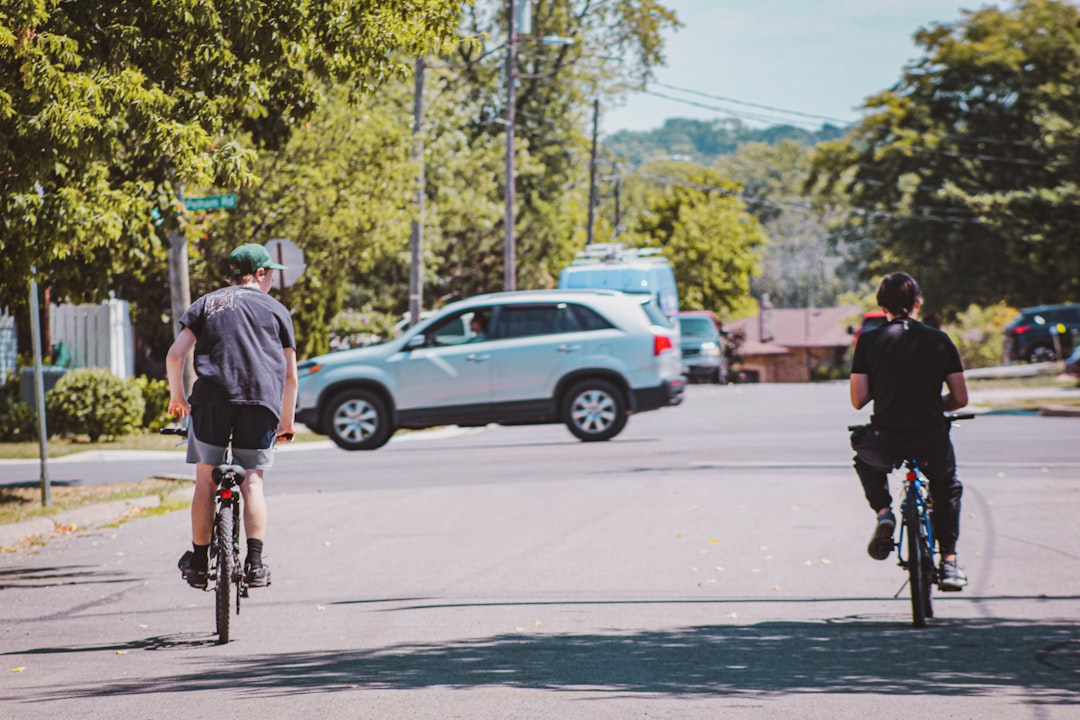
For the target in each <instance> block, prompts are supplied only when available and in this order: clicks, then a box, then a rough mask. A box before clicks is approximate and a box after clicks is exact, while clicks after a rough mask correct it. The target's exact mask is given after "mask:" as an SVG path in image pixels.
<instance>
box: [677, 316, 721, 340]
mask: <svg viewBox="0 0 1080 720" xmlns="http://www.w3.org/2000/svg"><path fill="white" fill-rule="evenodd" d="M679 329H680V330H681V331H682V334H683V335H687V336H691V337H713V336H714V335H716V325H715V324H714V323H713V321H712V320H710V319H709V318H707V317H681V318H679Z"/></svg>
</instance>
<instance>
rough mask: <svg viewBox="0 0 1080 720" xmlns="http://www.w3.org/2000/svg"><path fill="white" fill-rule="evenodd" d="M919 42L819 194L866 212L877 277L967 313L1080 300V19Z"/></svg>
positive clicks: (1038, 8) (865, 265)
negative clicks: (911, 278)
mask: <svg viewBox="0 0 1080 720" xmlns="http://www.w3.org/2000/svg"><path fill="white" fill-rule="evenodd" d="M915 40H916V42H917V43H918V45H919V46H921V47H922V48H923V49H924V55H923V57H921V58H920V59H917V60H915V61H913V62H912V63H911V64H909V65H908V66H906V67H905V68H904V71H903V74H902V76H901V79H900V80H899V82H897V84H896V85H895V86H893V87H892V88H891V89H889V90H887V91H884V92H882V93H879V94H878V95H876V96H874V97H872V98H870V99H869V100H868V101H867V103H866V108H865V109H866V111H867V114H866V115H865V117H864V118H863V120H862V121H861V122H860V123H859V124H858V126H857V127H856V128H855V130H854V131H853V133H852V134H851V135H850V136H849V137H848V138H846V139H845V140H842V141H838V142H835V143H830V144H826V145H823V146H822V147H821V148H820V150H819V151H818V153H817V155H816V157H815V160H814V170H813V174H812V176H811V178H810V181H809V187H811V188H813V189H814V190H815V191H816V192H818V193H819V196H820V198H821V199H822V201H823V202H828V201H830V200H831V199H835V198H844V199H846V200H848V201H850V203H851V204H852V205H853V206H854V213H853V214H852V215H851V216H850V217H849V219H848V222H847V227H846V228H845V232H847V233H849V236H857V237H859V238H860V241H859V242H858V243H856V244H855V245H854V249H855V251H856V253H857V256H856V259H857V261H858V262H859V263H860V265H861V266H862V270H863V274H864V276H866V277H873V276H877V275H880V274H882V273H884V272H887V271H890V270H894V269H905V270H908V271H910V272H911V273H912V274H914V275H916V276H917V277H918V279H919V280H920V282H922V284H923V285H924V287H925V288H926V290H927V294H928V302H929V303H930V304H933V305H936V306H939V307H942V308H943V309H945V310H947V311H953V312H955V311H957V310H960V309H963V308H966V307H967V306H968V304H969V303H971V302H976V303H980V304H994V303H997V302H999V301H1006V302H1008V303H1010V304H1012V305H1027V304H1032V303H1038V302H1053V301H1062V300H1066V299H1070V298H1072V299H1076V298H1077V297H1078V296H1080V257H1078V256H1077V255H1076V253H1075V252H1066V251H1065V249H1066V248H1074V247H1075V246H1076V244H1077V227H1078V226H1080V168H1078V166H1077V162H1076V158H1077V152H1078V149H1080V102H1077V95H1076V88H1077V87H1080V62H1078V60H1077V57H1078V51H1080V9H1078V8H1077V7H1076V6H1075V5H1074V4H1072V3H1069V2H1064V1H1062V0H1025V1H1023V2H1018V3H1017V4H1016V5H1015V6H1014V7H1013V8H1012V9H1008V10H1000V9H998V8H994V7H986V8H983V9H981V10H979V11H977V12H965V13H964V18H963V19H962V20H961V21H959V22H956V23H953V24H935V25H931V26H930V27H928V28H925V29H922V30H920V31H919V32H918V33H916V35H915Z"/></svg>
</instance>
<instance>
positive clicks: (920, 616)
mask: <svg viewBox="0 0 1080 720" xmlns="http://www.w3.org/2000/svg"><path fill="white" fill-rule="evenodd" d="M908 493H909V495H908V498H907V500H906V501H905V502H904V526H905V532H906V533H907V546H908V558H907V569H908V587H909V588H910V590H911V624H912V625H913V626H914V627H923V626H924V625H926V617H927V602H928V600H929V595H930V588H929V582H928V581H929V578H928V577H927V576H926V557H925V554H924V551H923V545H924V540H923V537H922V531H921V530H922V529H921V527H920V526H921V523H920V522H919V508H918V505H917V503H916V499H915V491H914V488H910V487H909V488H908Z"/></svg>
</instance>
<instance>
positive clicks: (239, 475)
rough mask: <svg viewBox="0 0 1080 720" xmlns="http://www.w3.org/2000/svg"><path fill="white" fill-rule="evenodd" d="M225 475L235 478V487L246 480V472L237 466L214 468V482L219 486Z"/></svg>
mask: <svg viewBox="0 0 1080 720" xmlns="http://www.w3.org/2000/svg"><path fill="white" fill-rule="evenodd" d="M227 474H232V475H233V476H234V477H235V479H236V484H237V485H239V484H240V483H242V482H244V480H245V479H246V478H247V471H246V470H244V468H242V467H240V466H239V465H218V466H217V467H215V468H214V482H215V483H217V484H219V485H220V484H221V479H222V478H223V477H225V475H227Z"/></svg>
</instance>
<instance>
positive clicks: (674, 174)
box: [620, 162, 768, 316]
mask: <svg viewBox="0 0 1080 720" xmlns="http://www.w3.org/2000/svg"><path fill="white" fill-rule="evenodd" d="M637 179H638V180H639V182H640V181H644V182H643V183H642V184H641V185H640V186H639V187H638V188H631V190H630V194H631V195H632V196H636V197H637V198H638V202H637V203H636V204H637V205H638V206H639V207H640V208H641V211H640V213H638V214H635V216H633V217H631V218H630V219H629V220H628V228H629V229H628V232H627V234H626V235H625V236H620V239H621V240H624V241H626V242H628V243H629V244H631V245H635V246H656V245H659V246H660V248H661V249H662V251H663V254H664V256H665V257H666V258H667V259H668V260H669V261H670V262H671V265H672V267H673V269H674V271H675V280H676V282H677V283H678V286H679V293H680V302H681V306H682V307H683V308H684V309H688V310H713V311H720V312H722V313H724V314H727V315H729V316H731V315H740V314H742V313H745V312H747V311H748V310H749V308H750V307H751V306H752V300H751V298H750V276H751V275H752V274H753V273H754V272H755V271H756V270H757V268H758V261H759V251H760V248H761V247H762V246H763V245H765V244H766V243H767V242H768V238H767V237H766V235H765V233H764V232H763V231H762V228H761V225H760V224H759V223H758V221H757V219H756V218H755V217H754V216H753V215H751V214H750V213H748V212H747V210H746V204H745V203H744V202H743V201H742V200H741V199H739V198H738V197H737V196H736V194H737V191H738V186H737V185H736V184H734V183H732V182H730V181H727V180H724V179H722V178H721V177H720V176H719V175H718V174H716V173H715V172H713V171H711V170H707V169H705V168H702V167H700V166H696V165H692V164H690V163H673V162H661V163H653V164H650V165H647V166H645V167H644V168H642V170H641V172H640V175H639V177H638V178H637Z"/></svg>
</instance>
